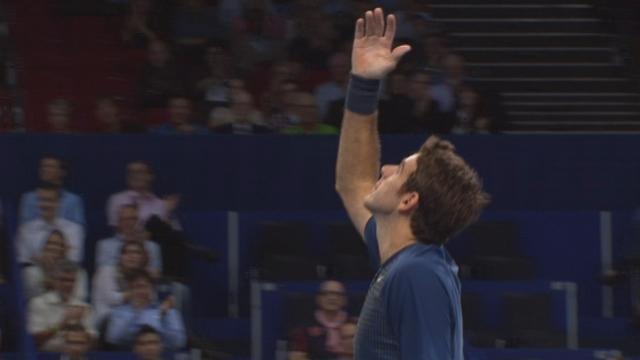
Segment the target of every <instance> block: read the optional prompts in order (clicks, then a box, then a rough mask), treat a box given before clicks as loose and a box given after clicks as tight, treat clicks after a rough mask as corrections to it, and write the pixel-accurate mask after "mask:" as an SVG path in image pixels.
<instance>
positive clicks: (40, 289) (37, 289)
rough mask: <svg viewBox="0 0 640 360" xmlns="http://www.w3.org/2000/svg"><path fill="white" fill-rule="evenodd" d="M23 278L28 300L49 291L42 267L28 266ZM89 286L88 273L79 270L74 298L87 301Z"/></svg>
mask: <svg viewBox="0 0 640 360" xmlns="http://www.w3.org/2000/svg"><path fill="white" fill-rule="evenodd" d="M49 275H50V274H49ZM22 276H23V280H24V292H25V294H26V296H27V299H31V298H34V297H36V296H40V295H42V294H44V293H46V292H47V291H48V289H46V288H45V283H44V282H45V278H46V275H45V273H44V271H43V270H42V268H41V267H40V266H36V265H33V266H27V267H26V268H24V270H23V271H22ZM88 286H89V285H88V283H87V272H86V271H84V269H78V273H77V277H76V284H75V287H74V288H73V298H74V299H75V300H78V301H85V300H86V299H87V291H88Z"/></svg>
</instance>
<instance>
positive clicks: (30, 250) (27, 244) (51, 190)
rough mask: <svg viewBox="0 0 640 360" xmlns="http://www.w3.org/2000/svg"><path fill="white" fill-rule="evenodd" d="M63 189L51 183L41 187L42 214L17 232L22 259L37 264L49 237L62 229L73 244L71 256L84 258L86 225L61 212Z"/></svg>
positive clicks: (39, 193)
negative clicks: (66, 217) (65, 216)
mask: <svg viewBox="0 0 640 360" xmlns="http://www.w3.org/2000/svg"><path fill="white" fill-rule="evenodd" d="M60 194H61V193H60V190H59V188H58V187H56V186H53V185H49V186H42V187H41V188H40V189H38V204H39V207H40V217H38V218H36V219H33V220H30V221H27V222H25V223H23V224H22V225H20V227H19V228H18V234H17V236H16V250H17V255H18V262H20V263H23V264H33V263H36V262H38V259H39V257H40V256H41V253H42V248H43V247H44V244H45V242H46V241H47V237H48V236H49V234H51V232H52V231H54V230H59V231H60V232H61V233H62V234H63V235H64V238H65V240H66V242H67V245H68V247H69V249H68V251H67V257H68V258H69V259H70V260H72V261H75V262H81V261H82V260H83V259H84V228H83V227H82V226H80V225H79V224H77V223H74V222H72V221H69V220H67V219H63V218H61V217H60V216H59V215H58V209H59V207H60Z"/></svg>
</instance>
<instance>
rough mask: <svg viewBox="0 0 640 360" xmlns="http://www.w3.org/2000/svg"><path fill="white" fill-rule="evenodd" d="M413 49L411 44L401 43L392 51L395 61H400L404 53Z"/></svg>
mask: <svg viewBox="0 0 640 360" xmlns="http://www.w3.org/2000/svg"><path fill="white" fill-rule="evenodd" d="M409 51H411V46H409V45H400V46H398V47H396V48H395V49H393V50H392V51H391V56H392V57H393V60H395V62H398V61H400V59H401V58H402V57H403V56H404V54H406V53H408V52H409Z"/></svg>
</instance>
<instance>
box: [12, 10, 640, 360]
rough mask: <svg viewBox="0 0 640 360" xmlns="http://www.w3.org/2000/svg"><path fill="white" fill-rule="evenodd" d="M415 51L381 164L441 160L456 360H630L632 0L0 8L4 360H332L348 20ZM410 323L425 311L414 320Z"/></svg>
mask: <svg viewBox="0 0 640 360" xmlns="http://www.w3.org/2000/svg"><path fill="white" fill-rule="evenodd" d="M374 6H383V7H384V9H385V11H387V12H393V13H395V14H396V16H397V18H398V32H397V36H396V37H397V41H398V43H408V44H411V45H412V48H413V50H412V51H411V52H410V53H409V54H408V55H407V56H406V57H405V58H403V60H402V61H401V63H400V64H399V65H398V67H397V69H396V70H395V71H394V72H393V73H391V74H390V75H389V77H388V78H387V79H386V80H385V82H384V86H383V92H382V93H381V100H380V106H379V130H380V133H381V134H382V145H383V161H384V162H390V163H394V162H398V161H400V160H401V159H402V158H403V157H404V156H406V154H408V153H410V152H413V151H415V150H416V149H417V148H418V147H419V146H420V144H421V143H422V142H423V141H424V139H425V138H426V136H428V135H429V134H441V135H442V136H444V137H446V138H448V139H450V140H451V141H452V142H453V143H454V144H455V145H456V147H457V149H458V151H459V152H460V153H461V154H462V155H463V156H464V157H465V159H467V160H468V161H469V163H470V164H472V165H473V166H474V167H475V168H476V169H477V171H478V172H479V174H480V175H481V177H482V178H483V180H484V183H485V187H486V189H487V192H489V193H490V194H491V196H492V203H491V205H490V207H489V208H488V210H487V211H486V212H485V214H484V215H483V217H482V218H481V220H480V222H479V223H477V224H476V225H473V226H471V227H470V228H469V229H467V230H465V231H464V232H463V233H461V234H459V236H457V237H456V238H455V239H452V241H450V242H449V244H448V245H447V246H448V248H449V250H450V252H451V253H452V255H453V257H454V258H455V260H456V261H457V262H458V264H459V265H460V277H461V278H462V280H463V310H464V321H465V341H466V343H465V348H466V358H467V359H470V360H473V359H477V360H494V359H496V360H501V359H505V360H506V359H513V360H516V359H523V360H524V359H527V360H531V359H540V360H544V359H576V360H578V359H580V360H582V359H615V360H620V359H638V358H640V212H638V210H637V209H638V207H639V206H640V186H639V184H640V166H639V164H640V137H638V131H639V130H640V116H639V115H640V101H639V100H640V86H639V85H640V82H639V75H640V67H639V64H640V42H639V40H638V39H640V36H639V35H640V5H639V4H637V3H636V2H635V1H632V0H608V1H607V0H508V1H480V0H455V1H441V0H433V1H421V0H377V1H374V0H342V1H339V0H326V1H318V0H307V1H298V0H244V1H240V0H218V1H215V0H0V66H1V69H2V70H1V71H0V132H1V133H2V134H0V174H2V176H1V177H0V205H1V206H0V211H1V218H0V223H1V236H0V249H1V251H0V358H3V359H4V358H6V359H58V358H60V353H64V354H66V356H68V358H69V359H76V358H82V356H84V354H87V353H88V354H89V355H88V358H89V359H147V360H150V359H158V358H160V357H159V356H161V355H162V354H164V356H166V357H167V358H172V359H174V358H175V359H237V360H240V359H256V360H261V359H264V360H281V359H292V360H298V359H300V360H302V359H307V360H326V359H340V360H346V359H352V358H353V354H352V351H351V346H352V341H353V334H354V332H355V323H356V322H357V316H358V313H359V308H360V306H361V304H362V301H363V299H364V296H365V294H366V290H367V287H368V282H369V281H370V279H371V278H372V276H373V273H374V270H375V269H372V268H371V266H370V264H369V259H368V258H367V252H366V249H365V248H364V244H363V243H362V242H361V240H360V239H359V238H358V236H357V234H356V233H355V231H354V229H353V228H352V227H351V225H350V223H349V222H348V219H347V217H346V214H345V212H344V211H343V210H342V206H341V204H340V202H339V199H338V197H337V196H336V194H335V191H334V186H333V184H334V166H335V158H336V150H337V140H338V134H339V128H340V122H341V117H342V111H343V107H342V106H343V102H344V96H345V91H346V87H347V85H348V79H349V68H350V57H349V55H350V46H351V42H352V37H353V27H354V22H355V20H356V19H357V17H358V16H360V15H361V14H362V13H364V11H366V10H368V9H371V8H372V7H374ZM425 301H428V300H427V299H425Z"/></svg>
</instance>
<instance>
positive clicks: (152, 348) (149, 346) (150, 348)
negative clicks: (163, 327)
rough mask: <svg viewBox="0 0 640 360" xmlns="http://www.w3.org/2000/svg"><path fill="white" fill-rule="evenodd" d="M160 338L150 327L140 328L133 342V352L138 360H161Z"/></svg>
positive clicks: (162, 349) (161, 347)
mask: <svg viewBox="0 0 640 360" xmlns="http://www.w3.org/2000/svg"><path fill="white" fill-rule="evenodd" d="M163 351H164V348H163V346H162V337H160V334H159V333H158V332H157V331H156V329H154V328H152V327H151V326H148V325H145V326H143V327H141V328H140V331H138V333H137V334H136V338H135V340H134V341H133V352H134V354H136V359H138V360H162V352H163Z"/></svg>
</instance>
